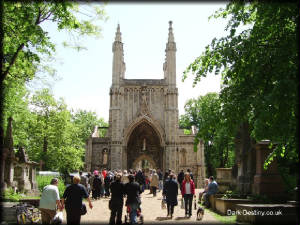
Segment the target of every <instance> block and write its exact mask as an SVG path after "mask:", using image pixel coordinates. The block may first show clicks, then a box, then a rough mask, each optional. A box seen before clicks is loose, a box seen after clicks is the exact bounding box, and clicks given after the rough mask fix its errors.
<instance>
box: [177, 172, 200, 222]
mask: <svg viewBox="0 0 300 225" xmlns="http://www.w3.org/2000/svg"><path fill="white" fill-rule="evenodd" d="M181 194H182V197H183V198H184V204H185V216H186V217H191V216H192V210H193V208H192V203H193V197H196V195H195V183H194V181H193V180H192V179H191V177H190V174H189V173H185V174H184V180H183V182H182V186H181Z"/></svg>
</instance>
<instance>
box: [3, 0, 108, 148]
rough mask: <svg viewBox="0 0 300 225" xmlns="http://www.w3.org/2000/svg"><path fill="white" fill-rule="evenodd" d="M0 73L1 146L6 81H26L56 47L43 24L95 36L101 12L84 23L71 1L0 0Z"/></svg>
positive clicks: (95, 13) (98, 29)
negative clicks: (17, 0)
mask: <svg viewBox="0 0 300 225" xmlns="http://www.w3.org/2000/svg"><path fill="white" fill-rule="evenodd" d="M0 11H1V13H0V14H1V22H2V24H1V26H0V27H1V32H0V34H1V49H2V50H3V51H1V53H2V55H1V71H0V99H1V101H0V104H1V105H0V139H1V140H0V145H1V148H2V145H3V125H4V117H3V115H4V113H3V106H6V105H7V104H3V100H7V98H5V96H4V93H8V91H5V90H4V88H9V87H10V84H8V83H9V82H13V81H17V82H23V83H24V82H26V81H28V80H30V79H32V78H33V77H34V76H35V73H36V72H37V70H38V69H39V68H40V67H42V66H43V57H44V56H49V57H50V56H51V54H52V53H53V52H54V51H55V46H54V44H53V43H52V42H51V40H50V37H49V35H48V33H47V31H46V30H44V29H43V28H42V26H41V24H42V23H44V22H45V21H50V22H53V23H55V24H56V25H57V28H58V30H67V31H69V32H75V35H76V36H80V35H97V34H99V31H100V28H99V27H98V26H96V25H94V24H93V23H92V20H97V19H103V18H104V11H103V10H102V9H101V8H99V7H98V8H95V10H94V12H93V15H92V16H91V17H87V18H88V19H87V20H84V19H83V20H78V19H77V17H76V13H77V12H79V8H78V4H76V3H74V2H70V1H61V2H58V1H47V2H34V1H33V2H31V1H30V2H10V1H1V3H0Z"/></svg>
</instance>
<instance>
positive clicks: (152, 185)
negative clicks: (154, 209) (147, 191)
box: [150, 170, 159, 197]
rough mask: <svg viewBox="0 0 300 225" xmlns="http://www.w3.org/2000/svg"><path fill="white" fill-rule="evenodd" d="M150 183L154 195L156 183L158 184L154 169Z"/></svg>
mask: <svg viewBox="0 0 300 225" xmlns="http://www.w3.org/2000/svg"><path fill="white" fill-rule="evenodd" d="M150 184H151V188H152V193H153V197H155V196H156V190H157V188H158V184H159V177H158V175H157V173H156V171H155V170H153V171H152V176H151V182H150Z"/></svg>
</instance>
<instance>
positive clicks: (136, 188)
mask: <svg viewBox="0 0 300 225" xmlns="http://www.w3.org/2000/svg"><path fill="white" fill-rule="evenodd" d="M128 179H129V183H127V184H126V185H125V194H126V195H127V199H126V203H125V205H126V206H127V207H130V210H131V211H130V215H129V216H130V222H131V224H136V223H137V209H138V208H139V207H140V204H141V199H140V194H141V193H142V190H141V187H140V185H139V183H137V182H135V181H134V176H133V175H129V176H128Z"/></svg>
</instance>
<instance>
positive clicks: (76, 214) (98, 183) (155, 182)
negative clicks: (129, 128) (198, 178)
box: [40, 169, 218, 224]
mask: <svg viewBox="0 0 300 225" xmlns="http://www.w3.org/2000/svg"><path fill="white" fill-rule="evenodd" d="M57 185H58V179H56V178H54V179H53V180H52V181H51V184H50V185H48V186H46V187H45V188H44V191H43V193H42V197H41V201H40V202H41V204H40V209H41V212H42V221H43V223H50V222H51V219H52V218H53V217H54V215H55V212H56V208H58V209H59V210H61V211H62V210H63V209H66V214H67V224H80V218H81V214H82V213H81V210H82V205H83V204H82V200H83V198H86V199H87V201H88V203H89V207H90V208H91V209H92V208H93V204H92V201H91V199H93V200H98V199H100V198H110V200H109V209H110V210H111V216H110V219H109V223H110V224H122V212H123V205H124V198H126V202H125V205H126V207H127V209H129V211H128V212H129V218H130V223H131V224H136V223H137V213H138V212H139V211H140V210H141V208H140V205H141V197H140V195H141V193H143V192H144V191H145V190H149V191H150V193H151V194H153V197H155V196H156V195H157V192H162V196H163V201H164V202H165V203H166V204H167V207H166V208H167V217H170V218H172V217H173V214H174V207H175V206H177V205H178V200H177V197H178V193H179V191H180V192H181V195H182V199H183V202H184V203H183V204H184V208H185V216H186V217H191V216H192V202H193V198H196V195H195V183H194V181H193V174H192V172H191V171H190V170H189V169H188V170H187V171H186V172H184V171H183V170H181V171H180V173H179V174H178V176H177V175H176V174H175V173H174V172H173V171H172V170H167V171H166V172H165V173H164V174H163V173H162V171H161V170H160V169H158V170H155V169H151V170H147V171H146V170H141V169H139V170H129V171H127V170H124V171H121V170H116V171H109V170H106V169H103V170H101V171H98V170H95V171H93V173H88V174H87V175H83V173H82V172H80V173H79V176H77V175H76V176H74V177H73V183H72V184H71V185H68V186H67V188H66V190H65V192H64V194H63V198H62V199H61V201H60V199H59V194H58V188H57ZM217 189H218V185H217V183H216V181H214V178H213V177H210V178H209V179H206V180H205V188H204V191H203V192H201V193H200V194H199V200H201V199H203V201H204V205H205V206H206V207H208V206H209V195H211V194H215V193H216V192H217ZM90 196H91V199H90Z"/></svg>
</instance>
